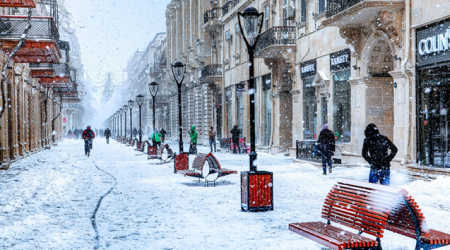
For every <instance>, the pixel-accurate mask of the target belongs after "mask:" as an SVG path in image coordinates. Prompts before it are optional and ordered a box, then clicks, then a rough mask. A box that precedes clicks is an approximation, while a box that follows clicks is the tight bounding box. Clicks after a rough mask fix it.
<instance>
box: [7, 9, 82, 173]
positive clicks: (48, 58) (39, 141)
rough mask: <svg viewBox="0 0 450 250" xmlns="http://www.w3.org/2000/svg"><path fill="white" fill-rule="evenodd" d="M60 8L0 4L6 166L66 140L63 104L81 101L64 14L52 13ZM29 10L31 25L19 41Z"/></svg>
mask: <svg viewBox="0 0 450 250" xmlns="http://www.w3.org/2000/svg"><path fill="white" fill-rule="evenodd" d="M56 8H58V6H57V5H52V4H50V6H45V5H44V4H40V3H37V2H36V1H3V2H2V3H1V4H0V13H1V14H2V15H1V16H0V24H1V25H0V27H1V28H0V67H1V69H2V76H1V77H2V81H1V96H0V98H1V110H0V148H1V151H0V161H1V163H2V166H0V168H1V169H8V167H9V164H10V163H11V162H14V161H17V160H19V159H21V158H23V157H25V156H27V155H29V154H31V153H35V152H38V151H40V150H43V149H45V148H49V147H51V146H52V145H55V143H57V142H58V141H60V140H61V139H62V138H63V130H62V128H63V118H62V116H63V115H62V114H61V112H62V106H63V104H64V103H73V102H77V101H79V98H78V91H77V85H76V83H75V81H74V79H75V69H73V68H70V67H69V66H68V65H69V63H70V60H69V50H70V44H69V43H68V42H65V41H62V40H60V34H59V32H58V21H59V19H58V18H57V16H52V15H51V14H52V13H55V12H54V10H55V9H56ZM28 10H30V11H28ZM29 15H30V16H31V18H30V23H31V27H30V29H29V33H28V36H27V38H26V41H25V43H23V44H22V46H21V47H19V46H18V45H20V40H21V38H22V37H23V33H24V30H25V28H26V27H27V26H26V25H23V24H24V23H26V19H27V16H29ZM36 17H39V18H36ZM16 48H18V50H17V52H16V53H14V52H13V51H14V49H16Z"/></svg>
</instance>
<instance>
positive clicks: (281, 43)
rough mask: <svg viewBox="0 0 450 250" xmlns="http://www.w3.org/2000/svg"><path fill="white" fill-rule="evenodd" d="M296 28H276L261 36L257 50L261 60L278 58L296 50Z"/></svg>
mask: <svg viewBox="0 0 450 250" xmlns="http://www.w3.org/2000/svg"><path fill="white" fill-rule="evenodd" d="M295 42H296V37H295V26H275V27H272V28H270V29H269V30H267V31H265V32H264V33H262V34H261V36H260V38H259V40H258V43H257V44H256V48H255V52H256V53H255V56H256V57H259V58H278V57H280V56H281V55H283V54H292V53H295V50H296V43H295Z"/></svg>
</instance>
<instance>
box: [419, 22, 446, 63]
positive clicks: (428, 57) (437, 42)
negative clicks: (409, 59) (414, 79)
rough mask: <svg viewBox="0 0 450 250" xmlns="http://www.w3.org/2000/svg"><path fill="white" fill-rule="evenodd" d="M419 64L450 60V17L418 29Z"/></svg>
mask: <svg viewBox="0 0 450 250" xmlns="http://www.w3.org/2000/svg"><path fill="white" fill-rule="evenodd" d="M416 46H417V54H416V57H417V60H416V61H417V65H418V66H422V65H428V64H434V63H440V62H444V61H449V60H450V19H449V20H445V21H442V22H439V23H436V24H432V25H428V26H426V27H424V28H421V29H418V30H417V44H416Z"/></svg>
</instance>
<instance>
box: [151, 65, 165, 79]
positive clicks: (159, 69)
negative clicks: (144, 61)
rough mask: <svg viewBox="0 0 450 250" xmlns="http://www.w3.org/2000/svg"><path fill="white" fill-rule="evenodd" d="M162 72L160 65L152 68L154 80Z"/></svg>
mask: <svg viewBox="0 0 450 250" xmlns="http://www.w3.org/2000/svg"><path fill="white" fill-rule="evenodd" d="M162 72H163V71H162V69H161V68H160V67H159V66H158V65H153V66H152V67H150V76H151V77H153V78H156V77H158V76H159V75H160V74H161V73H162Z"/></svg>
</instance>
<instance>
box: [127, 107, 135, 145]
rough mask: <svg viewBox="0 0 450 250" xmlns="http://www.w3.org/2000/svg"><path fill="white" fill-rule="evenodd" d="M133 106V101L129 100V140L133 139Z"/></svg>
mask: <svg viewBox="0 0 450 250" xmlns="http://www.w3.org/2000/svg"><path fill="white" fill-rule="evenodd" d="M133 106H134V101H133V100H129V101H128V107H129V108H130V135H131V136H130V138H132V139H133Z"/></svg>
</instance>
